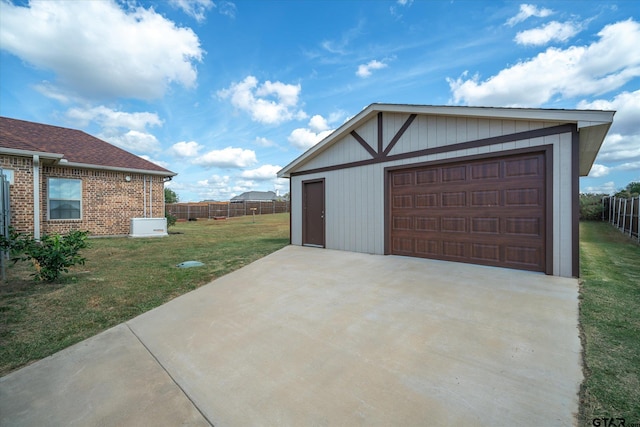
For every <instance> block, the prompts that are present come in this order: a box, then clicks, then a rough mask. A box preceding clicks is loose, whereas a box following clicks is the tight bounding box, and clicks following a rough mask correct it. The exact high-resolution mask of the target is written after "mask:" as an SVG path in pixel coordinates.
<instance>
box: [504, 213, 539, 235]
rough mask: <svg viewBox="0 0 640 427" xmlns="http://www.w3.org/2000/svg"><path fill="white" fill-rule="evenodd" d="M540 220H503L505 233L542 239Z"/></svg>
mask: <svg viewBox="0 0 640 427" xmlns="http://www.w3.org/2000/svg"><path fill="white" fill-rule="evenodd" d="M540 222H541V221H540V218H505V226H506V228H505V233H506V234H516V235H519V236H536V237H542V224H541V223H540Z"/></svg>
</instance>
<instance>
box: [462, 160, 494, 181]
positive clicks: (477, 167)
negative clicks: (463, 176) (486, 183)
mask: <svg viewBox="0 0 640 427" xmlns="http://www.w3.org/2000/svg"><path fill="white" fill-rule="evenodd" d="M469 170H470V172H471V173H470V178H471V180H472V181H479V180H493V179H499V178H500V162H496V161H490V162H481V163H478V164H474V165H471V166H469Z"/></svg>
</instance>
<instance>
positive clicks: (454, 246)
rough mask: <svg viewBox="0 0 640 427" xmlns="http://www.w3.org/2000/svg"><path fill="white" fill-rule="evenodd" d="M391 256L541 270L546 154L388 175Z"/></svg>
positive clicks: (543, 250)
mask: <svg viewBox="0 0 640 427" xmlns="http://www.w3.org/2000/svg"><path fill="white" fill-rule="evenodd" d="M389 184H390V185H389V186H390V192H391V194H390V203H391V205H390V224H389V233H390V236H389V237H390V251H391V253H392V254H396V255H408V256H416V257H423V258H435V259H442V260H448V261H461V262H470V263H474V264H485V265H495V266H501V267H509V268H518V269H524V270H535V271H545V226H546V224H545V155H544V153H531V154H519V155H515V156H508V157H499V158H489V159H482V160H474V161H468V162H464V163H447V164H439V165H436V166H426V167H419V168H412V169H402V170H395V171H392V172H390V181H389Z"/></svg>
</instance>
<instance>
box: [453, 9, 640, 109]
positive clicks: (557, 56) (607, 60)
mask: <svg viewBox="0 0 640 427" xmlns="http://www.w3.org/2000/svg"><path fill="white" fill-rule="evenodd" d="M598 35H599V36H600V39H599V40H598V41H596V42H594V43H592V44H591V45H589V46H586V47H583V46H571V47H569V48H567V49H557V48H548V49H547V50H546V51H544V52H542V53H540V54H538V55H537V56H536V57H535V58H532V59H530V60H528V61H522V62H519V63H517V64H516V65H513V66H512V67H509V68H506V69H504V70H502V71H500V72H499V73H498V74H496V75H494V76H492V77H490V78H488V79H487V80H485V81H480V78H479V76H477V75H476V76H473V77H471V78H467V75H468V73H466V72H465V73H463V75H462V76H461V77H459V78H458V79H455V80H454V79H451V78H447V81H448V83H449V87H450V89H451V92H452V94H453V99H452V102H453V103H455V104H459V103H465V104H470V105H485V106H494V105H498V106H513V107H521V106H529V107H531V106H539V105H541V104H544V103H545V102H548V101H550V100H552V99H553V98H554V97H558V96H559V97H562V98H571V97H575V96H584V95H597V94H601V93H606V92H608V91H612V90H615V89H618V88H620V87H621V86H622V85H624V84H625V83H627V82H628V81H629V80H631V79H633V78H635V77H637V76H640V49H638V48H637V47H638V46H639V45H640V24H638V22H635V21H633V20H627V21H622V22H618V23H615V24H611V25H607V26H606V27H604V28H603V29H602V30H601V31H600V32H599V33H598Z"/></svg>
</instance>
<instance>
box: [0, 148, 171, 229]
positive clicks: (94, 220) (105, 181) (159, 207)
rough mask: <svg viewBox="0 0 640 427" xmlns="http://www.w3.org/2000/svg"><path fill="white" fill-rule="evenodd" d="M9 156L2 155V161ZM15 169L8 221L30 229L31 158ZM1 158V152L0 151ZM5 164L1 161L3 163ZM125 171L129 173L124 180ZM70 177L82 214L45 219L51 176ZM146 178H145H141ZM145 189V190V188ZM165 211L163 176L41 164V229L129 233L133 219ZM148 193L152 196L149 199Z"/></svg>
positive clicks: (158, 214)
mask: <svg viewBox="0 0 640 427" xmlns="http://www.w3.org/2000/svg"><path fill="white" fill-rule="evenodd" d="M6 159H7V158H4V161H6ZM10 159H18V161H17V162H16V163H20V162H22V163H24V166H23V167H21V168H16V167H13V166H7V168H11V169H14V175H15V184H14V185H13V186H12V187H11V191H10V193H11V210H12V215H11V216H12V219H11V222H12V225H13V226H14V227H15V228H16V229H18V230H19V231H28V232H32V231H33V196H32V194H31V193H32V191H33V171H32V161H31V159H24V158H19V157H12V158H10ZM0 162H3V157H2V156H0ZM2 164H4V162H3V163H2ZM125 176H130V177H131V181H129V182H127V181H126V180H125ZM52 177H53V178H74V179H80V180H81V181H82V219H79V220H68V219H65V220H49V219H48V215H47V213H48V199H47V191H48V184H49V178H52ZM145 181H146V183H145ZM145 190H146V191H145ZM145 198H146V216H147V217H156V218H157V217H163V216H164V181H163V177H161V176H152V175H147V176H144V175H142V174H138V173H126V172H114V171H105V170H94V169H81V168H71V167H64V166H61V165H55V166H52V165H46V164H45V165H41V166H40V207H41V212H40V220H41V225H40V231H41V233H47V234H51V233H61V234H64V233H67V232H69V231H72V230H88V231H90V232H91V234H92V235H99V236H109V235H126V234H129V233H130V231H131V230H130V224H131V218H138V217H144V216H145V209H144V206H145ZM151 198H152V199H153V200H151Z"/></svg>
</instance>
